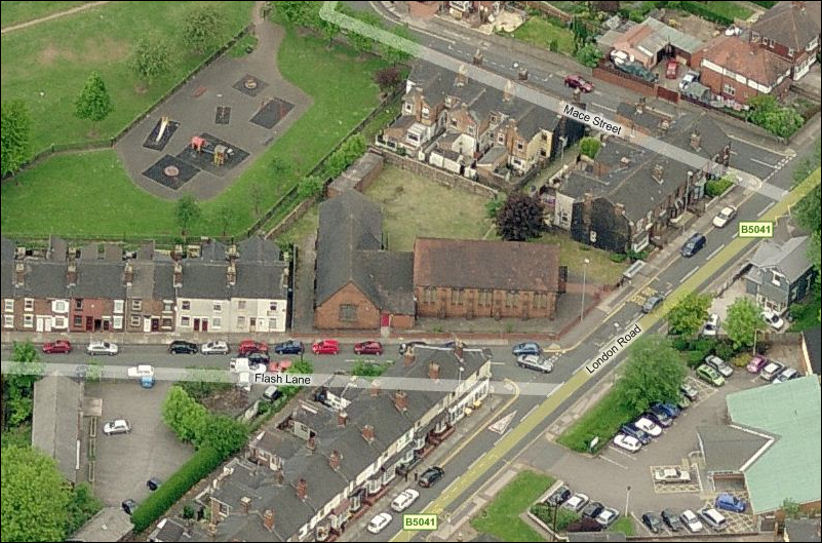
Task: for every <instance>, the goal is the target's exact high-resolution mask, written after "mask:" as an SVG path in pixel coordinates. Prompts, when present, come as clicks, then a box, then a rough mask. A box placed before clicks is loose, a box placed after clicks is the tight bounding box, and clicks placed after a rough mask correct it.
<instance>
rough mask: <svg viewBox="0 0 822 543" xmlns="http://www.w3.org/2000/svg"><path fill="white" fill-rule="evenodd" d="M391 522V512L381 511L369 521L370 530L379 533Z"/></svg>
mask: <svg viewBox="0 0 822 543" xmlns="http://www.w3.org/2000/svg"><path fill="white" fill-rule="evenodd" d="M389 524H391V515H390V514H389V513H380V514H379V515H376V516H375V517H374V518H372V519H371V522H369V523H368V531H369V532H371V533H372V534H378V533H380V532H381V531H382V530H383V528H385V527H386V526H388V525H389Z"/></svg>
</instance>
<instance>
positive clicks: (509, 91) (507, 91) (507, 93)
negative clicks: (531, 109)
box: [502, 79, 514, 102]
mask: <svg viewBox="0 0 822 543" xmlns="http://www.w3.org/2000/svg"><path fill="white" fill-rule="evenodd" d="M513 98H514V82H513V81H511V80H510V79H509V80H508V81H506V82H505V88H504V89H503V91H502V101H503V102H510V101H511V100H512V99H513Z"/></svg>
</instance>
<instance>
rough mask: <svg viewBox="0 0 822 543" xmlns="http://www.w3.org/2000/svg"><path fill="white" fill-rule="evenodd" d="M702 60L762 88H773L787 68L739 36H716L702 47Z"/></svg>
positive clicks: (777, 56)
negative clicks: (763, 86)
mask: <svg viewBox="0 0 822 543" xmlns="http://www.w3.org/2000/svg"><path fill="white" fill-rule="evenodd" d="M702 51H703V58H704V59H705V60H708V61H710V62H713V63H714V64H717V65H719V66H721V67H723V68H725V69H726V70H730V71H732V72H734V73H738V74H744V75H745V77H747V78H749V79H752V80H754V81H756V82H757V83H759V84H761V85H765V86H768V87H770V86H774V85H776V84H777V81H778V80H779V78H780V77H782V76H784V75H785V73H786V72H787V71H788V70H790V67H791V65H790V64H789V63H788V61H786V60H785V59H783V58H782V57H780V56H779V55H777V54H776V53H772V52H771V51H769V50H768V49H766V48H764V47H760V46H759V45H758V44H756V43H750V42H749V41H748V40H747V39H745V38H743V37H740V36H725V35H724V34H722V35H720V36H717V37H716V38H714V39H713V40H711V41H709V42H708V43H706V44H705V47H704V48H703V49H702Z"/></svg>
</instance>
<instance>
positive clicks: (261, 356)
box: [246, 353, 271, 372]
mask: <svg viewBox="0 0 822 543" xmlns="http://www.w3.org/2000/svg"><path fill="white" fill-rule="evenodd" d="M246 358H248V365H249V367H252V368H253V367H255V366H263V367H265V366H267V365H268V363H269V362H271V358H270V357H269V356H268V353H249V355H248V356H247V357H246ZM263 372H265V370H263Z"/></svg>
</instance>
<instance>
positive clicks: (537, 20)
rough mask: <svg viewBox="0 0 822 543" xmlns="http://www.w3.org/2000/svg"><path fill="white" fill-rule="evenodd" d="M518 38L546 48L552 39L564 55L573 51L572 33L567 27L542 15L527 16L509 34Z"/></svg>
mask: <svg viewBox="0 0 822 543" xmlns="http://www.w3.org/2000/svg"><path fill="white" fill-rule="evenodd" d="M511 35H512V36H513V37H515V38H516V39H518V40H522V41H524V42H528V43H531V44H533V45H537V46H539V47H544V48H545V49H548V48H549V47H550V44H551V42H552V41H554V40H556V42H557V46H558V49H557V50H558V51H559V52H560V53H565V54H566V55H570V54H573V52H574V34H573V32H571V31H570V30H568V29H567V28H562V27H559V26H557V25H554V24H551V23H549V22H548V21H546V20H545V19H543V18H542V17H539V16H532V17H529V18H528V20H527V21H525V22H524V23H523V24H522V25H521V26H520V27H519V28H517V29H516V30H514V32H513V33H512V34H511Z"/></svg>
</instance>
